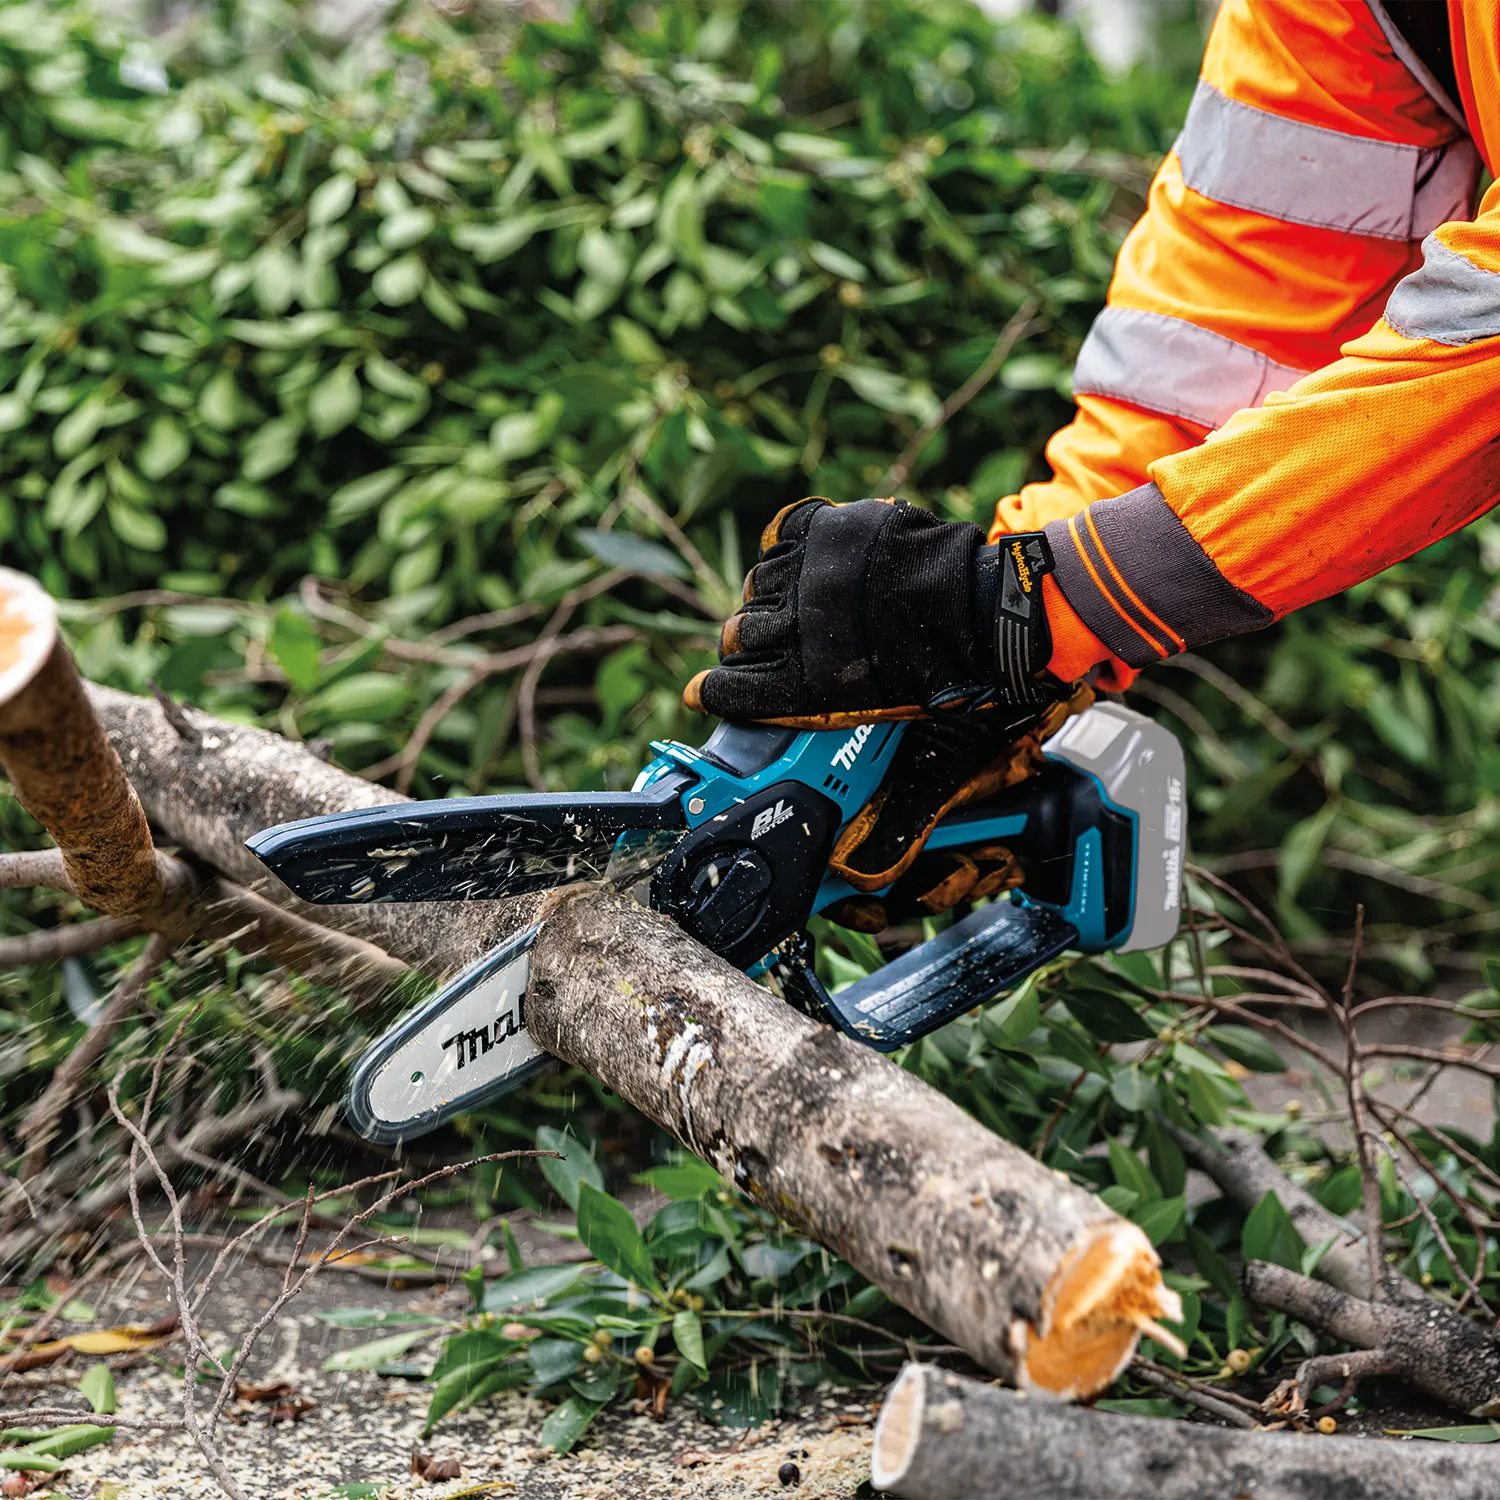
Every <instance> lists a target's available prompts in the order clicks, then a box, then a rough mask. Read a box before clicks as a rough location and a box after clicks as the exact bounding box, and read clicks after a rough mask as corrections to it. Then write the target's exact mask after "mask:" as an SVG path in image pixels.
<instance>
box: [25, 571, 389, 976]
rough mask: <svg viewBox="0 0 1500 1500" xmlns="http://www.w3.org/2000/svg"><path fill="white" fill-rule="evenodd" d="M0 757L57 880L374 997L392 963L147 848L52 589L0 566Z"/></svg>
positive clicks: (90, 897)
mask: <svg viewBox="0 0 1500 1500" xmlns="http://www.w3.org/2000/svg"><path fill="white" fill-rule="evenodd" d="M0 767H3V769H4V771H5V774H6V776H7V777H8V778H9V780H10V784H11V788H12V790H13V791H14V792H15V794H16V797H17V799H18V800H19V801H20V803H21V805H22V806H23V807H24V808H26V810H27V811H28V812H29V813H30V814H31V815H32V816H33V817H34V818H35V819H36V820H37V822H39V823H40V824H41V825H42V827H43V828H45V829H46V830H47V832H48V833H49V834H50V835H51V836H52V838H53V839H54V841H55V842H56V843H57V846H58V849H59V850H60V852H61V854H62V863H63V871H64V880H65V883H66V886H67V888H68V889H69V890H71V891H72V892H73V893H74V894H75V895H76V896H77V897H78V899H79V900H80V901H83V902H85V903H86V904H87V905H89V906H91V907H93V908H94V909H95V910H96V911H101V912H105V913H107V914H108V915H110V916H112V917H130V918H136V919H138V920H139V922H140V925H141V926H142V927H145V928H149V929H150V930H152V931H154V932H161V933H165V934H168V935H170V936H175V937H189V936H191V937H197V938H201V939H218V940H222V941H224V942H232V943H233V944H234V945H235V946H236V947H237V948H239V949H240V951H241V952H244V953H248V954H257V953H264V954H268V955H270V956H273V957H276V958H279V959H281V960H282V961H283V962H286V963H288V964H291V965H292V966H293V967H295V968H298V969H300V970H301V971H302V972H303V973H304V974H306V975H307V976H308V977H309V978H311V979H315V980H320V981H322V982H324V983H327V984H337V985H339V986H341V987H343V988H345V989H347V990H349V991H350V992H351V994H353V995H354V996H355V997H356V998H359V999H375V998H378V997H380V996H383V995H385V994H387V993H389V991H390V989H391V987H392V986H393V985H395V984H396V983H398V982H399V980H400V978H401V976H402V973H403V972H404V971H403V968H402V966H401V965H400V964H399V963H397V962H396V961H395V960H393V959H392V958H391V957H390V956H389V955H388V954H386V953H382V952H381V951H380V950H379V949H378V948H376V947H375V946H373V945H372V944H371V943H369V942H366V941H362V940H355V939H350V938H344V937H335V936H334V935H332V934H330V933H329V932H328V931H327V930H326V929H325V928H323V927H321V926H312V925H311V924H309V923H307V922H304V921H302V920H301V919H300V918H298V917H297V916H296V915H294V914H293V913H291V912H288V911H285V910H282V909H281V908H280V907H278V906H276V905H274V904H273V903H271V902H268V901H265V900H263V899H261V898H260V897H258V896H255V895H253V894H251V893H250V892H248V891H244V890H241V889H238V888H237V887H235V886H234V885H233V884H231V883H230V882H228V881H225V880H222V879H220V878H218V877H216V876H202V875H200V874H199V872H197V871H195V870H193V869H191V868H190V867H189V866H188V865H186V864H184V863H183V862H182V861H181V860H177V859H173V858H171V857H170V856H168V855H166V854H163V853H162V852H161V851H160V850H158V849H157V848H156V847H155V845H154V843H153V841H152V837H151V829H150V827H149V825H148V823H147V820H146V813H145V810H144V809H143V808H142V806H141V802H140V799H139V797H137V795H136V792H135V789H134V787H133V786H132V785H131V782H130V780H129V779H128V778H127V776H126V774H125V770H124V767H123V766H122V765H121V762H120V757H119V755H118V753H117V752H116V750H115V748H114V746H113V745H112V744H111V742H110V739H109V736H108V735H107V734H106V733H105V730H104V727H103V726H102V725H101V723H100V721H99V718H98V716H97V715H96V714H95V712H94V709H93V705H92V704H91V703H90V701H89V696H88V693H87V691H86V690H85V688H84V685H83V682H82V680H81V679H80V678H79V676H78V669H77V668H76V667H75V666H74V665H73V658H72V656H71V654H70V653H69V651H68V648H67V645H66V643H65V642H64V641H63V639H62V637H61V635H60V634H59V632H58V628H57V611H56V608H55V606H54V605H53V603H52V601H51V599H49V598H48V597H47V595H46V594H44V593H43V592H42V590H41V589H40V588H38V587H37V585H36V584H35V583H34V582H33V581H32V580H31V579H30V578H28V577H26V576H25V574H23V573H16V572H13V571H12V570H11V569H9V568H0Z"/></svg>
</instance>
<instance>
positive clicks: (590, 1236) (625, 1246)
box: [578, 1182, 661, 1292]
mask: <svg viewBox="0 0 1500 1500" xmlns="http://www.w3.org/2000/svg"><path fill="white" fill-rule="evenodd" d="M578 1237H579V1238H580V1239H581V1240H582V1241H583V1243H584V1244H585V1245H587V1246H588V1247H589V1250H590V1252H591V1253H592V1254H593V1255H594V1256H595V1258H596V1259H598V1260H600V1261H602V1262H603V1263H604V1264H605V1265H606V1266H608V1267H609V1269H610V1270H611V1271H613V1272H614V1273H615V1274H616V1275H617V1276H623V1277H624V1278H625V1279H626V1280H627V1281H632V1282H634V1283H635V1285H636V1286H638V1287H640V1288H641V1289H642V1290H643V1291H650V1292H659V1291H660V1290H661V1288H660V1285H659V1283H658V1282H657V1279H656V1272H655V1271H654V1270H653V1269H652V1266H651V1256H650V1254H649V1253H648V1252H647V1250H646V1244H645V1241H644V1240H642V1238H641V1232H640V1230H639V1229H637V1228H636V1227H635V1220H634V1219H632V1218H631V1217H630V1210H629V1209H628V1208H626V1207H625V1205H624V1204H623V1203H620V1202H618V1201H617V1200H616V1199H614V1198H611V1197H610V1196H609V1194H608V1193H605V1192H601V1191H600V1190H599V1189H598V1188H597V1187H595V1186H594V1184H593V1183H591V1182H580V1184H579V1187H578Z"/></svg>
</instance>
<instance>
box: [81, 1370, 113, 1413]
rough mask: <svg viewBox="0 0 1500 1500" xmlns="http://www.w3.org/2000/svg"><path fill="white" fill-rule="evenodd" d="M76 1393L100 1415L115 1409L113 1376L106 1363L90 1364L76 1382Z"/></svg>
mask: <svg viewBox="0 0 1500 1500" xmlns="http://www.w3.org/2000/svg"><path fill="white" fill-rule="evenodd" d="M78 1394H79V1395H80V1396H82V1397H83V1399H84V1400H85V1401H87V1402H88V1404H89V1405H90V1406H91V1407H93V1409H94V1410H95V1411H96V1412H98V1413H99V1414H100V1415H101V1416H108V1415H109V1414H110V1413H111V1412H112V1411H114V1410H115V1377H114V1376H113V1375H112V1374H111V1373H110V1368H109V1366H108V1365H106V1364H97V1365H90V1366H89V1368H88V1369H87V1370H86V1371H84V1375H83V1379H82V1380H80V1381H79V1382H78Z"/></svg>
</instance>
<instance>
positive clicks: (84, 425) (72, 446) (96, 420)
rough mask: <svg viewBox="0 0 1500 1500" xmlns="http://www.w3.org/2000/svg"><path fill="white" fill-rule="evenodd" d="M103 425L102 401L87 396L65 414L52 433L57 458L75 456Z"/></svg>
mask: <svg viewBox="0 0 1500 1500" xmlns="http://www.w3.org/2000/svg"><path fill="white" fill-rule="evenodd" d="M103 425H104V401H103V399H102V398H101V397H100V396H97V395H95V396H89V397H86V398H85V399H84V400H83V401H80V402H79V403H78V405H77V406H75V407H74V408H73V410H72V411H70V412H69V413H68V415H67V416H65V417H64V418H63V419H62V421H61V422H59V423H58V424H57V427H56V428H55V429H54V431H53V433H52V449H53V451H54V452H55V453H56V454H57V456H58V457H59V458H76V457H77V456H78V454H80V453H82V452H83V450H84V449H85V448H87V447H88V445H89V444H90V443H92V442H93V441H94V437H95V435H96V434H97V433H98V431H99V429H100V427H102V426H103Z"/></svg>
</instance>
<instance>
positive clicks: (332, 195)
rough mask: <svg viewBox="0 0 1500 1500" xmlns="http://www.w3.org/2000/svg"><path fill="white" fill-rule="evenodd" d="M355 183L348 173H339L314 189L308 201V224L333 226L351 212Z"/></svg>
mask: <svg viewBox="0 0 1500 1500" xmlns="http://www.w3.org/2000/svg"><path fill="white" fill-rule="evenodd" d="M355 186H356V184H355V181H354V179H353V178H352V177H351V176H349V174H348V173H347V172H338V173H335V175H334V176H332V177H330V178H328V179H327V181H325V182H320V183H319V184H318V186H317V187H316V188H314V189H313V191H312V193H311V194H310V195H309V197H308V200H307V222H308V223H309V224H313V225H321V224H332V223H333V222H334V221H335V220H338V219H342V218H343V217H344V215H345V214H346V213H348V212H349V209H350V206H351V205H352V204H353V202H354V193H355Z"/></svg>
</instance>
